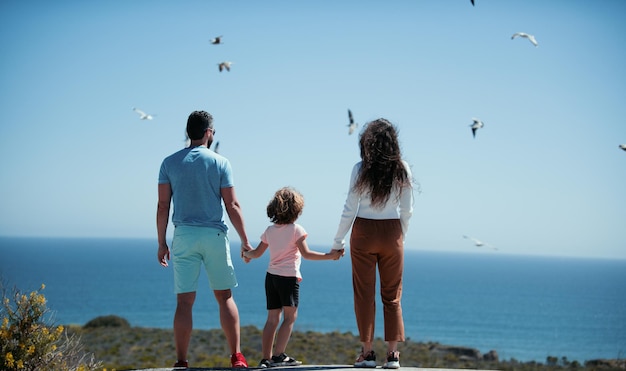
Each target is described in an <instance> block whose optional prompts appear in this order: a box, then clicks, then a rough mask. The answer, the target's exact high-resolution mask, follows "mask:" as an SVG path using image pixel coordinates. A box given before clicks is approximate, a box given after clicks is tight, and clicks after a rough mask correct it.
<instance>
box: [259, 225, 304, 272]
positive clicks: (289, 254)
mask: <svg viewBox="0 0 626 371" xmlns="http://www.w3.org/2000/svg"><path fill="white" fill-rule="evenodd" d="M306 236H307V233H306V231H305V230H304V228H302V226H300V225H299V224H295V223H292V224H272V225H270V226H269V227H267V229H266V230H265V232H263V234H262V235H261V241H263V242H264V243H266V244H268V246H269V247H268V248H269V250H270V264H269V267H268V268H267V272H268V273H271V274H275V275H277V276H283V277H297V278H298V281H301V280H302V274H301V273H300V264H301V262H302V255H301V254H300V250H298V246H297V245H296V241H298V240H299V239H300V238H302V237H305V238H306Z"/></svg>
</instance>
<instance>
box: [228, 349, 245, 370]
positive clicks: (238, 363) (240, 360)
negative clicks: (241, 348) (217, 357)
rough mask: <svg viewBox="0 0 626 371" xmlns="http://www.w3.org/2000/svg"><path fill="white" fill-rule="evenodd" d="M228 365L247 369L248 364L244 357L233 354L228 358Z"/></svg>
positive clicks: (239, 354)
mask: <svg viewBox="0 0 626 371" xmlns="http://www.w3.org/2000/svg"><path fill="white" fill-rule="evenodd" d="M230 364H231V365H232V366H233V368H248V362H246V357H244V356H243V354H241V353H235V354H233V355H232V356H230Z"/></svg>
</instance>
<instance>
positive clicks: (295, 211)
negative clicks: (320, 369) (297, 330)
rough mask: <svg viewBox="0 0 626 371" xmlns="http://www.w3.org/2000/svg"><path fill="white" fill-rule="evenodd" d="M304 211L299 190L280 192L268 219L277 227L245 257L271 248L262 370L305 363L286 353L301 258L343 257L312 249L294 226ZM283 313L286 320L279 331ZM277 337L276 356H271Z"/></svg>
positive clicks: (295, 310) (269, 208) (295, 308)
mask: <svg viewBox="0 0 626 371" xmlns="http://www.w3.org/2000/svg"><path fill="white" fill-rule="evenodd" d="M303 208H304V198H303V197H302V195H301V194H300V193H299V192H298V191H296V190H295V189H293V188H290V187H285V188H281V189H279V190H278V191H277V192H276V193H275V194H274V198H273V199H272V200H271V201H270V203H269V204H268V205H267V216H268V217H269V218H270V221H271V222H272V223H274V224H272V225H271V226H269V227H267V229H266V230H265V232H263V234H262V235H261V242H260V243H259V246H257V248H256V249H254V250H250V251H246V252H244V254H243V257H244V259H245V260H246V261H250V259H254V258H258V257H260V256H261V255H263V253H264V252H265V250H267V248H268V247H269V249H270V263H269V267H268V268H267V273H266V275H265V295H266V302H267V322H266V323H265V327H264V328H263V346H262V348H263V349H262V351H263V359H262V360H261V362H260V363H259V367H262V368H265V367H277V366H298V365H301V364H302V362H300V361H296V360H295V359H293V358H291V357H289V356H288V355H286V354H285V348H287V342H288V341H289V338H290V337H291V331H292V330H293V325H294V322H295V321H296V317H297V314H298V302H299V295H300V284H299V282H300V281H301V280H302V275H301V274H300V263H301V261H302V259H301V258H302V257H304V258H305V259H310V260H331V259H332V260H338V259H339V258H340V257H341V256H342V255H343V251H342V250H332V251H331V252H329V253H326V254H324V253H321V252H317V251H312V250H309V247H308V245H307V243H306V240H305V239H306V236H307V233H306V232H305V230H304V228H302V226H300V225H298V224H295V221H296V219H298V217H299V216H300V214H302V209H303ZM281 314H282V315H283V316H284V319H283V323H282V324H281V326H280V328H278V324H279V322H280V317H281ZM277 329H278V335H276V330H277ZM275 336H276V352H275V354H277V355H274V356H272V348H273V345H274V337H275Z"/></svg>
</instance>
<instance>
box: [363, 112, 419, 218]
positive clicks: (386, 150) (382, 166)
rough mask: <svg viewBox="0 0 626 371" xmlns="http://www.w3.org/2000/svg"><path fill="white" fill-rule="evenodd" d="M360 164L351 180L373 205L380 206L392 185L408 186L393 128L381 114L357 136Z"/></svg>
mask: <svg viewBox="0 0 626 371" xmlns="http://www.w3.org/2000/svg"><path fill="white" fill-rule="evenodd" d="M359 147H360V149H361V160H362V165H361V169H360V170H359V174H358V176H357V179H356V183H355V184H354V189H355V191H356V192H357V193H359V194H361V195H363V194H367V193H369V194H370V198H371V200H372V206H373V207H374V208H382V207H383V206H384V205H385V204H386V203H387V201H388V200H389V197H390V196H391V192H392V191H393V189H394V187H398V188H401V187H405V186H411V179H409V176H408V173H407V171H406V169H405V168H404V164H403V163H402V154H401V153H400V143H399V142H398V132H397V130H396V128H395V127H394V126H393V125H392V124H391V123H390V122H389V121H387V120H386V119H384V118H380V119H378V120H374V121H372V122H370V123H368V124H367V126H366V128H365V129H364V130H363V132H362V133H361V136H360V138H359Z"/></svg>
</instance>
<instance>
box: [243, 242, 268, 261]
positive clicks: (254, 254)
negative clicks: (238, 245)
mask: <svg viewBox="0 0 626 371" xmlns="http://www.w3.org/2000/svg"><path fill="white" fill-rule="evenodd" d="M268 246H269V245H268V244H266V243H265V242H263V241H261V242H260V243H259V246H257V247H256V249H254V250H248V251H246V252H244V253H243V257H244V258H247V259H256V258H258V257H260V256H261V255H263V253H264V252H265V250H267V248H268Z"/></svg>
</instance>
